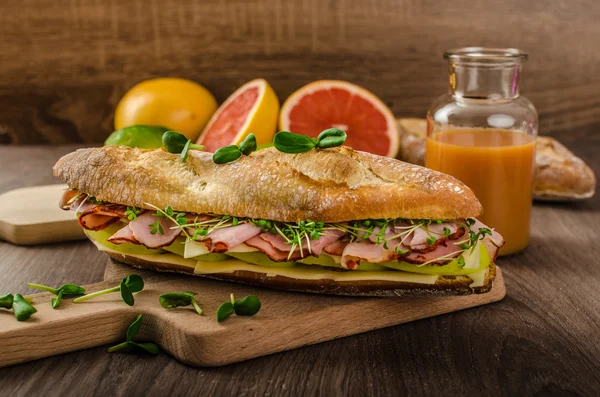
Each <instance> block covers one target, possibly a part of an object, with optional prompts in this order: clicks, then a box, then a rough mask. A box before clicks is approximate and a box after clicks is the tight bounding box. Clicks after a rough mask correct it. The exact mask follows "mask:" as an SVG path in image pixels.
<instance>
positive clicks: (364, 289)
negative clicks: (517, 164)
mask: <svg viewBox="0 0 600 397" xmlns="http://www.w3.org/2000/svg"><path fill="white" fill-rule="evenodd" d="M107 254H108V255H109V256H110V257H111V258H112V259H114V260H116V261H118V262H121V263H125V264H128V265H131V266H133V267H137V268H140V269H150V270H156V271H160V272H172V273H183V274H189V275H197V274H195V273H194V269H193V268H190V267H185V266H177V265H174V264H172V263H161V262H154V261H153V262H150V261H147V260H144V259H141V258H137V257H134V256H131V255H127V254H122V253H115V252H107ZM198 276H202V277H208V278H213V279H216V280H223V281H234V282H238V283H244V284H249V285H255V286H259V287H269V288H276V289H283V290H287V291H300V292H311V293H316V294H332V295H352V296H403V295H468V294H473V293H475V294H483V293H486V292H489V291H490V289H491V288H492V284H493V281H494V278H495V277H496V265H495V264H494V263H491V264H490V266H489V267H488V270H487V273H486V275H485V279H484V282H483V285H482V286H480V287H474V288H471V287H469V284H471V282H472V280H471V279H470V278H469V277H468V276H442V277H440V278H439V279H438V281H437V282H436V283H435V284H431V285H429V284H414V283H404V282H397V281H396V282H392V281H344V282H340V281H334V280H327V279H323V280H302V279H294V278H289V277H282V276H274V277H273V276H269V275H268V274H266V273H258V272H249V271H236V272H233V273H215V274H202V275H198Z"/></svg>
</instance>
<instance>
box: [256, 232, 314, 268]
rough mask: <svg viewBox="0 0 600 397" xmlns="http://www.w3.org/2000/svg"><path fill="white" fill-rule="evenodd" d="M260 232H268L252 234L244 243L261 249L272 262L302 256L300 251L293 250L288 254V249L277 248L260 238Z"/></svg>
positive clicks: (290, 259)
mask: <svg viewBox="0 0 600 397" xmlns="http://www.w3.org/2000/svg"><path fill="white" fill-rule="evenodd" d="M262 234H268V233H261V234H260V235H258V236H254V237H252V238H251V239H250V240H247V241H246V242H245V243H244V244H246V245H247V246H250V247H254V248H256V249H258V250H260V251H262V252H263V253H264V254H265V255H267V256H268V257H269V259H271V260H272V261H274V262H287V261H294V260H296V259H300V258H302V256H301V255H300V251H294V252H293V253H292V255H291V256H290V252H289V251H287V252H286V251H281V250H278V249H277V248H275V247H273V246H272V245H271V243H269V242H268V241H267V240H265V239H263V238H261V236H262Z"/></svg>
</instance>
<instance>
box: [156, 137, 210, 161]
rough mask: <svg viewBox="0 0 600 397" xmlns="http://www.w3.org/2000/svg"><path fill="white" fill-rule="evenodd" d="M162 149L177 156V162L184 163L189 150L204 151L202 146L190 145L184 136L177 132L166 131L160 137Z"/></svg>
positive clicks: (189, 141) (190, 142)
mask: <svg viewBox="0 0 600 397" xmlns="http://www.w3.org/2000/svg"><path fill="white" fill-rule="evenodd" d="M162 146H163V148H164V149H165V150H166V151H167V152H169V153H173V154H179V162H181V163H184V162H185V161H186V160H187V158H188V152H189V151H190V150H204V146H203V145H197V144H195V143H192V141H191V140H190V139H188V138H187V137H186V136H185V135H183V134H182V133H180V132H177V131H167V132H165V133H164V134H163V136H162Z"/></svg>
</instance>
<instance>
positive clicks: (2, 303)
mask: <svg viewBox="0 0 600 397" xmlns="http://www.w3.org/2000/svg"><path fill="white" fill-rule="evenodd" d="M12 305H13V294H6V295H2V296H0V307H2V308H4V309H12Z"/></svg>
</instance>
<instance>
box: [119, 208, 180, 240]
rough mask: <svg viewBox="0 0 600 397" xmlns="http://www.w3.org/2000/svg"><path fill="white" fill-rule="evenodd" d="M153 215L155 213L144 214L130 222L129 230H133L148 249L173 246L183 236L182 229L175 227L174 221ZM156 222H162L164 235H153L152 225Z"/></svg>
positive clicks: (158, 233)
mask: <svg viewBox="0 0 600 397" xmlns="http://www.w3.org/2000/svg"><path fill="white" fill-rule="evenodd" d="M152 214H153V212H149V211H147V212H144V213H143V214H141V215H138V216H137V218H135V219H134V220H132V221H131V222H129V228H131V231H132V232H133V236H134V237H135V239H136V240H137V241H139V242H140V243H141V244H142V245H144V246H145V247H147V248H160V247H165V246H167V245H171V244H173V242H174V241H175V239H177V237H179V235H180V234H181V229H179V228H178V227H175V226H177V225H176V224H175V222H173V221H172V220H170V219H168V218H163V217H158V216H153V215H152ZM154 222H160V225H161V226H162V231H163V233H162V234H161V233H160V231H157V232H156V233H154V234H152V227H151V226H150V225H151V224H152V223H154ZM124 233H125V232H124Z"/></svg>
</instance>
